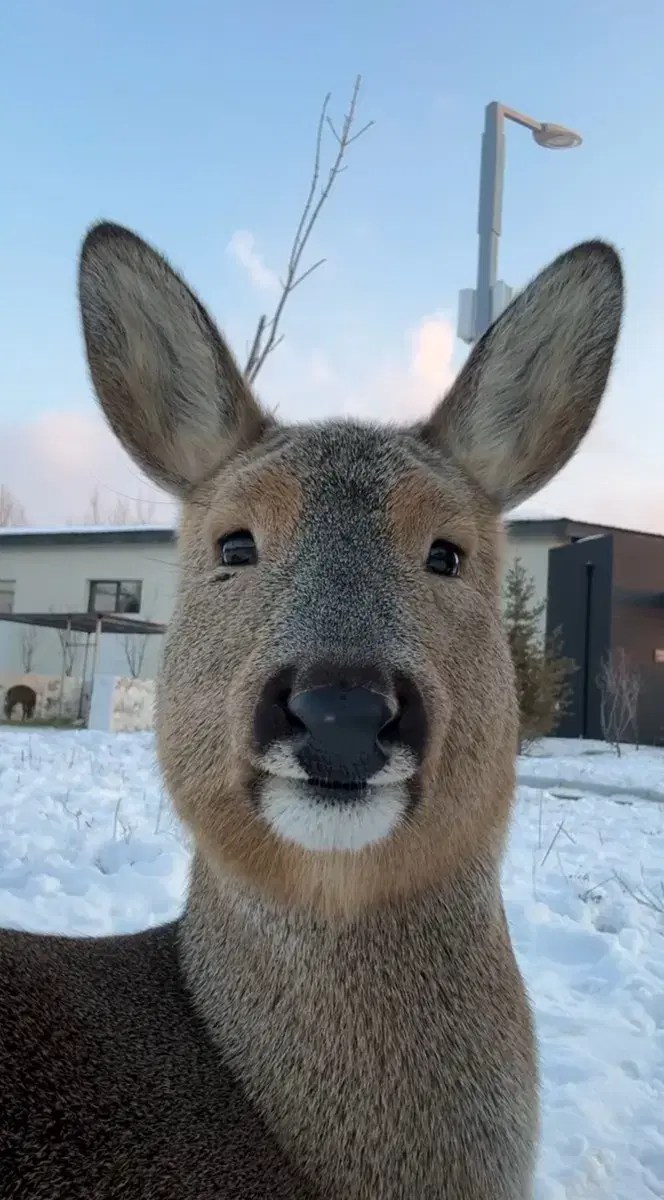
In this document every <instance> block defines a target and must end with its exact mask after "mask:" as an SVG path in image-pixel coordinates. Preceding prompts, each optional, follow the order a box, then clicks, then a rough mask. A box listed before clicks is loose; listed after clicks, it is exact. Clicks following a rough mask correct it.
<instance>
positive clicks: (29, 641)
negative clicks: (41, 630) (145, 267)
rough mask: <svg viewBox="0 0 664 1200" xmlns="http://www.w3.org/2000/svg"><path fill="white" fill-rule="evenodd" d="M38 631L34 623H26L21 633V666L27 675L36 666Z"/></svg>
mask: <svg viewBox="0 0 664 1200" xmlns="http://www.w3.org/2000/svg"><path fill="white" fill-rule="evenodd" d="M38 636H39V635H38V633H37V630H36V628H35V626H34V625H24V626H23V632H22V633H21V666H22V667H23V670H24V672H25V674H26V675H30V674H31V672H32V669H33V666H34V661H35V653H36V651H37V639H38Z"/></svg>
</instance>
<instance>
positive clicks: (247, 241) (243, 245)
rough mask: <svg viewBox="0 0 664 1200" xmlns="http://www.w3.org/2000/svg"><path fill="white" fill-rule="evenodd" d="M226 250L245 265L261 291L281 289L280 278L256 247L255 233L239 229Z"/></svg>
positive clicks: (253, 281) (255, 285) (241, 264)
mask: <svg viewBox="0 0 664 1200" xmlns="http://www.w3.org/2000/svg"><path fill="white" fill-rule="evenodd" d="M226 250H227V251H228V253H229V254H232V255H233V257H234V258H235V259H236V261H237V262H239V264H240V266H242V267H244V269H245V271H246V272H247V274H248V275H249V278H250V279H251V282H252V283H253V285H254V287H256V288H258V290H259V291H261V292H276V291H278V290H279V279H278V277H277V275H276V274H275V273H274V271H272V270H270V268H269V267H268V266H266V265H265V262H264V261H263V256H262V254H260V252H259V251H258V250H257V249H256V239H255V237H254V235H253V233H249V232H248V230H246V229H238V230H236V232H235V233H234V234H233V236H232V237H231V240H230V242H229V243H228V246H227V247H226Z"/></svg>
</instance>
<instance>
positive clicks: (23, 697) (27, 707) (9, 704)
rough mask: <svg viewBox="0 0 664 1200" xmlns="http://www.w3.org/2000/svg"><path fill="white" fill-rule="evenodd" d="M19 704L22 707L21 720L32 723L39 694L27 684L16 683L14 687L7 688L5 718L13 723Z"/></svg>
mask: <svg viewBox="0 0 664 1200" xmlns="http://www.w3.org/2000/svg"><path fill="white" fill-rule="evenodd" d="M17 704H20V705H21V719H22V720H23V721H31V720H32V718H33V716H34V712H35V707H36V704H37V693H36V691H35V690H34V688H31V687H28V685H27V684H26V683H15V684H14V685H13V686H12V687H9V688H7V693H6V695H5V717H6V719H7V720H8V721H11V719H12V714H13V712H14V709H15V708H16V705H17Z"/></svg>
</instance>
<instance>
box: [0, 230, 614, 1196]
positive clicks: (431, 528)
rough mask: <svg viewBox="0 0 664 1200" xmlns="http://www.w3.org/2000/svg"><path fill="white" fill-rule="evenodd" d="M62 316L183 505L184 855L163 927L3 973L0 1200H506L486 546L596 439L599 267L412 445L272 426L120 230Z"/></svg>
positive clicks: (494, 586) (97, 233)
mask: <svg viewBox="0 0 664 1200" xmlns="http://www.w3.org/2000/svg"><path fill="white" fill-rule="evenodd" d="M80 302H81V309H82V318H83V330H84V336H85V343H86V348H87V355H88V360H89V366H90V371H91V375H92V380H93V383H94V387H95V389H96V392H97V395H98V397H99V400H100V402H101V406H102V408H103V410H104V412H105V414H106V416H107V418H108V420H109V422H110V424H111V426H112V428H113V430H114V431H115V433H116V434H117V436H118V438H119V439H120V441H121V442H122V444H123V445H124V446H125V447H126V449H127V450H128V451H129V453H130V454H131V455H133V458H134V460H135V461H136V463H137V464H138V465H139V466H140V467H141V468H142V469H143V470H144V471H146V472H147V474H148V475H149V476H150V477H151V478H152V479H153V480H154V481H155V482H156V483H157V484H159V485H161V486H162V487H165V488H166V489H168V490H169V491H170V492H171V493H172V494H173V495H174V496H176V497H177V498H178V499H179V501H180V503H181V521H180V573H179V586H178V596H177V601H176V606H175V611H174V613H173V617H172V620H171V622H170V625H169V628H168V633H167V636H166V642H165V647H164V656H163V665H162V670H161V678H160V683H159V691H158V702H157V744H158V753H159V760H160V763H161V768H162V770H163V773H164V776H165V780H166V783H167V786H168V788H169V790H170V794H171V796H172V797H173V801H174V804H175V807H176V809H177V811H178V813H179V815H180V816H181V818H182V819H183V820H184V822H185V823H186V825H187V826H188V828H189V830H190V831H191V833H192V834H193V838H194V843H195V854H194V858H193V864H192V871H191V881H190V889H189V895H188V899H187V901H186V906H185V909H184V912H183V915H182V916H181V918H180V919H179V920H177V921H175V922H174V923H172V924H170V925H167V926H164V927H162V928H158V929H152V930H149V931H146V932H143V933H139V934H136V935H135V936H122V937H109V938H99V939H98V938H94V939H80V938H79V939H74V938H72V939H69V938H65V937H53V936H42V935H36V934H29V933H20V932H14V931H11V932H5V933H4V934H3V936H2V939H0V980H1V983H0V993H1V994H0V1041H2V1043H3V1044H2V1049H0V1080H1V1084H0V1109H1V1123H0V1194H1V1195H2V1197H3V1198H4V1197H7V1196H12V1197H25V1198H26V1200H28V1198H29V1200H55V1198H56V1197H62V1198H63V1200H65V1198H66V1200H83V1197H85V1198H86V1200H87V1198H89V1200H116V1198H117V1200H139V1198H140V1200H156V1198H162V1197H163V1198H164V1200H165V1198H166V1197H168V1198H169V1200H171V1198H172V1200H176V1198H177V1200H227V1198H231V1200H249V1198H253V1200H258V1198H259V1197H260V1198H261V1200H263V1198H275V1197H277V1198H278V1197H292V1198H296V1197H303V1198H304V1197H316V1196H318V1197H320V1198H323V1200H325V1198H328V1200H526V1198H530V1197H531V1196H532V1188H533V1175H534V1161H535V1156H536V1151H537V1140H538V1076H537V1065H536V1058H537V1055H536V1048H535V1039H534V1035H533V1027H532V1023H531V1015H530V1009H529V1004H528V1000H527V998H526V994H525V989H524V986H523V983H522V980H521V976H520V974H519V970H518V968H517V965H516V961H515V957H514V953H513V950H512V945H511V941H510V936H509V932H508V927H507V922H506V919H505V913H504V909H503V902H502V896H501V888H500V866H501V858H502V851H503V845H504V841H505V836H506V831H507V826H508V821H509V818H510V812H511V807H512V796H513V791H514V783H515V757H516V745H517V712H516V704H515V694H514V681H513V672H512V666H511V663H510V658H509V653H508V647H507V641H506V638H505V634H504V632H503V628H502V622H501V616H500V545H501V521H500V514H501V512H502V511H503V510H504V509H505V508H509V507H511V506H513V505H514V504H515V503H517V502H518V501H522V500H523V499H525V498H526V497H528V496H530V495H531V494H532V493H533V492H535V491H536V490H537V489H538V488H539V487H541V486H542V485H543V484H545V483H546V482H547V481H548V480H550V479H551V478H552V477H553V476H554V475H555V474H556V472H557V471H558V470H559V469H560V468H561V467H562V466H563V464H564V463H566V462H567V460H568V459H569V458H570V456H571V455H572V454H573V452H574V451H575V449H576V447H577V446H578V444H579V442H580V441H581V439H582V437H583V436H584V434H585V433H586V431H587V429H588V428H589V426H590V424H591V421H592V419H593V417H594V414H595V412H596V409H597V407H598V404H599V402H600V399H601V397H602V394H603V392H604V389H605V385H606V382H607V378H608V374H609V370H610V367H611V362H612V359H613V354H614V349H615V345H616V340H617V337H618V332H619V326H620V321H621V314H622V303H623V286H622V270H621V265H620V260H619V258H618V255H617V254H616V252H615V251H614V250H613V249H612V248H611V247H610V246H608V245H606V244H605V243H603V242H600V241H590V242H587V243H584V244H582V245H579V246H577V247H575V248H574V249H572V250H570V251H568V252H567V253H565V254H563V255H561V257H559V258H557V259H556V260H555V262H553V264H552V265H550V266H549V267H548V268H547V269H545V270H544V271H543V272H542V273H541V274H540V275H539V276H538V277H537V278H536V279H535V280H534V281H533V282H532V283H531V284H530V285H529V286H528V287H527V288H526V289H525V290H524V291H523V292H521V293H520V295H518V296H517V298H516V299H515V300H514V301H513V303H512V304H511V305H510V307H509V308H508V309H507V310H506V311H505V312H504V313H503V314H502V316H501V317H500V318H499V319H498V320H497V321H496V323H495V324H494V325H493V326H492V328H491V329H489V331H488V332H487V333H486V334H485V335H484V337H483V338H482V339H481V340H480V341H479V343H478V344H477V345H476V346H475V348H474V349H473V351H472V352H471V354H470V356H469V358H468V361H467V362H466V364H465V366H464V367H463V368H462V370H461V372H460V374H459V376H458V378H457V380H456V382H455V383H454V384H453V386H452V388H451V389H450V391H449V393H448V395H447V396H446V398H445V399H444V400H443V401H442V402H441V403H440V404H439V405H438V407H436V409H435V411H434V412H433V413H432V415H431V416H430V417H429V418H428V419H427V420H424V421H422V422H421V423H419V424H415V425H412V426H410V427H403V428H401V427H386V428H381V427H377V426H374V425H364V424H360V423H357V422H355V421H351V420H344V421H341V420H331V421H325V422H321V423H320V424H305V425H294V426H288V425H282V424H278V423H277V421H276V420H275V419H274V418H273V417H272V416H271V415H270V414H269V413H268V412H267V411H265V409H264V408H262V407H261V405H260V403H259V401H258V400H257V399H256V398H255V396H254V395H253V394H252V392H251V391H250V388H249V386H248V384H247V382H246V381H245V379H244V378H243V375H242V372H241V371H240V369H239V368H238V366H237V365H236V363H235V361H234V359H233V357H232V355H231V353H230V351H229V349H228V347H227V346H226V344H225V342H224V341H223V339H222V337H221V335H220V334H219V333H218V332H217V330H216V328H215V326H214V324H213V322H212V320H211V318H210V317H209V316H208V314H207V312H206V310H205V309H204V308H203V306H202V305H201V303H200V302H199V300H198V299H197V298H196V296H195V295H194V294H193V293H192V292H191V291H190V290H189V288H188V287H187V286H186V284H185V283H184V282H183V280H182V279H181V278H180V277H179V276H178V275H177V274H176V273H175V272H174V270H173V269H172V268H171V267H170V266H169V265H168V263H167V262H166V261H165V260H164V258H162V257H161V256H160V255H159V254H158V253H157V252H156V251H154V250H153V249H151V248H150V247H149V246H148V245H146V243H145V242H143V241H142V240H141V239H140V238H139V237H137V236H136V235H135V234H133V233H131V232H129V231H128V230H125V229H123V228H120V227H118V226H116V225H112V224H106V223H102V224H98V225H96V226H95V227H93V228H92V229H91V231H90V232H89V233H88V235H87V237H86V240H85V242H84V245H83V249H82V255H81V265H80Z"/></svg>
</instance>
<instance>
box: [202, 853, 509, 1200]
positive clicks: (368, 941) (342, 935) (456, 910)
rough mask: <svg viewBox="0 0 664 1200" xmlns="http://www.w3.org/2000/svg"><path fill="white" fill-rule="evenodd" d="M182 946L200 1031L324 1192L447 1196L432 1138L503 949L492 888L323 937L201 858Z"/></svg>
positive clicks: (375, 916)
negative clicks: (462, 1031) (416, 1154)
mask: <svg viewBox="0 0 664 1200" xmlns="http://www.w3.org/2000/svg"><path fill="white" fill-rule="evenodd" d="M181 935H182V963H183V969H184V971H185V974H186V977H187V981H188V986H189V988H190V991H191V994H192V996H193V998H194V1003H195V1005H196V1007H197V1008H198V1011H199V1013H200V1015H201V1016H202V1018H203V1020H204V1022H205V1025H206V1026H207V1029H208V1032H209V1034H210V1035H211V1037H212V1039H213V1040H214V1042H215V1043H216V1044H217V1046H218V1048H219V1049H220V1051H221V1054H222V1056H223V1058H224V1059H225V1061H226V1063H227V1064H228V1066H229V1067H230V1069H231V1070H232V1071H233V1073H234V1074H235V1075H236V1077H237V1078H239V1080H240V1081H241V1082H242V1084H243V1086H244V1088H245V1091H246V1092H247V1094H248V1096H249V1098H250V1099H251V1100H252V1101H253V1102H254V1103H255V1104H256V1106H257V1107H258V1108H259V1109H260V1110H261V1112H262V1114H263V1116H264V1118H265V1120H266V1121H267V1123H268V1125H270V1126H271V1127H272V1129H273V1130H274V1131H275V1133H276V1134H277V1136H278V1138H279V1139H280V1141H281V1142H282V1144H283V1145H284V1146H285V1148H286V1150H287V1151H288V1152H290V1154H291V1156H292V1158H293V1159H294V1161H295V1163H296V1165H298V1166H299V1167H301V1168H304V1169H305V1170H308V1171H309V1172H310V1173H311V1176H312V1178H314V1179H317V1180H319V1181H322V1182H323V1183H324V1184H325V1185H326V1187H327V1188H328V1191H326V1190H325V1187H324V1188H323V1194H331V1195H337V1194H338V1195H343V1196H344V1197H347V1198H348V1200H351V1198H355V1197H358V1198H359V1197H365V1196H367V1197H369V1196H371V1197H373V1198H375V1197H376V1196H380V1197H381V1198H382V1200H392V1198H393V1197H394V1198H395V1200H396V1197H399V1198H401V1200H410V1198H411V1197H412V1198H413V1200H414V1198H415V1196H417V1197H418V1198H420V1200H423V1198H427V1200H428V1197H434V1196H436V1197H438V1198H440V1197H447V1194H448V1193H447V1191H445V1190H444V1189H442V1190H441V1187H440V1178H441V1174H440V1172H441V1170H442V1165H441V1162H440V1158H441V1155H447V1156H448V1157H449V1148H450V1147H449V1137H450V1136H462V1131H460V1132H459V1133H458V1134H454V1129H453V1128H452V1129H451V1130H450V1128H442V1127H441V1126H440V1122H441V1119H442V1118H441V1112H442V1110H443V1109H444V1108H445V1105H446V1104H447V1106H448V1108H449V1106H450V1105H451V1104H452V1103H453V1101H452V1099H451V1095H452V1094H453V1092H454V1090H455V1088H458V1085H459V1082H460V1080H461V1078H462V1076H463V1073H464V1070H465V1069H466V1064H464V1061H463V1057H464V1053H466V1051H467V1052H468V1053H470V1054H471V1055H472V1054H475V1055H476V1054H477V1053H478V1049H477V1041H478V1038H479V1039H480V1040H481V1037H482V1031H481V1030H479V1031H478V1030H477V1028H475V1026H477V1024H478V1019H477V1018H478V1010H480V1011H481V1008H482V1001H481V995H482V993H483V992H484V991H485V990H486V987H487V978H486V977H487V976H489V977H490V976H491V971H492V964H494V963H495V962H496V961H497V959H499V958H500V954H501V953H503V952H504V949H505V944H506V943H507V946H508V947H509V941H508V939H507V934H506V929H505V922H504V916H503V910H502V903H501V899H500V890H499V886H498V881H497V878H496V877H495V876H492V875H491V874H490V873H489V874H487V873H484V874H483V875H482V877H481V878H479V877H477V876H476V877H475V878H474V879H472V880H471V879H468V880H466V881H465V883H464V884H463V885H462V884H460V881H459V880H457V881H456V884H455V890H454V904H453V905H452V904H450V903H448V902H447V901H446V899H445V897H444V896H443V895H437V896H431V895H429V896H427V897H425V898H421V899H419V900H417V901H412V902H408V903H407V904H403V903H402V904H401V905H400V906H399V907H398V908H395V909H393V910H389V909H385V908H383V909H382V910H380V911H378V912H374V913H372V914H365V915H364V916H362V917H358V918H356V919H355V920H354V921H352V922H349V921H347V922H346V923H345V924H344V925H335V924H332V923H331V922H326V921H325V920H323V919H322V918H320V917H317V916H315V915H313V914H311V913H309V912H305V911H302V910H293V909H284V908H279V907H278V906H277V905H275V904H272V903H270V902H268V901H266V900H264V899H262V898H260V897H259V896H257V894H256V893H255V892H252V891H250V890H249V888H247V887H245V886H244V885H242V884H240V883H238V881H237V880H231V879H229V878H227V877H224V876H223V875H221V874H220V873H219V872H218V871H217V870H216V869H215V868H213V867H211V866H209V865H208V864H207V863H206V862H205V861H204V860H203V859H202V858H201V857H199V858H197V859H196V861H195V864H194V868H193V875H192V884H191V891H190V898H189V902H188V906H187V909H186V912H185V914H184V916H183V918H182V928H181ZM478 991H479V993H480V996H479V997H478ZM488 1020H489V1024H490V1027H491V1028H490V1031H487V1032H488V1033H489V1036H491V1038H493V1039H494V1040H495V1024H494V1023H493V1022H492V1021H491V1019H490V1018H488ZM480 1024H482V1018H481V1017H480ZM461 1027H463V1028H464V1029H465V1030H466V1033H467V1035H468V1037H469V1039H470V1042H471V1045H470V1046H469V1047H466V1046H464V1045H463V1044H462V1041H463V1039H460V1038H459V1036H457V1033H455V1029H456V1030H457V1031H458V1029H459V1028H461ZM473 1042H474V1043H475V1044H474V1045H473V1044H472V1043H473ZM450 1056H451V1057H450ZM455 1056H456V1059H457V1060H458V1061H457V1062H456V1065H455V1064H454V1061H451V1060H454V1058H455ZM448 1093H449V1094H448ZM351 1097H352V1101H351ZM432 1114H433V1115H432ZM455 1120H456V1118H455V1117H454V1116H452V1118H451V1123H452V1127H453V1126H454V1121H455ZM459 1121H460V1122H461V1123H462V1124H464V1123H465V1124H467V1114H466V1117H465V1118H463V1121H462V1118H461V1117H460V1118H459ZM448 1124H449V1121H448ZM414 1147H417V1148H418V1152H419V1153H420V1155H421V1161H420V1162H419V1163H414V1161H413V1157H412V1154H413V1148H414ZM452 1194H454V1196H455V1198H456V1197H457V1195H458V1197H461V1196H465V1194H466V1193H465V1192H463V1191H461V1190H459V1191H458V1192H454V1193H450V1195H452ZM475 1194H477V1195H479V1194H480V1193H473V1195H475ZM483 1194H484V1193H482V1195H483ZM491 1194H492V1196H495V1197H499V1196H502V1192H500V1193H499V1192H498V1191H497V1190H496V1191H494V1192H493V1193H491ZM510 1195H511V1193H510Z"/></svg>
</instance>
